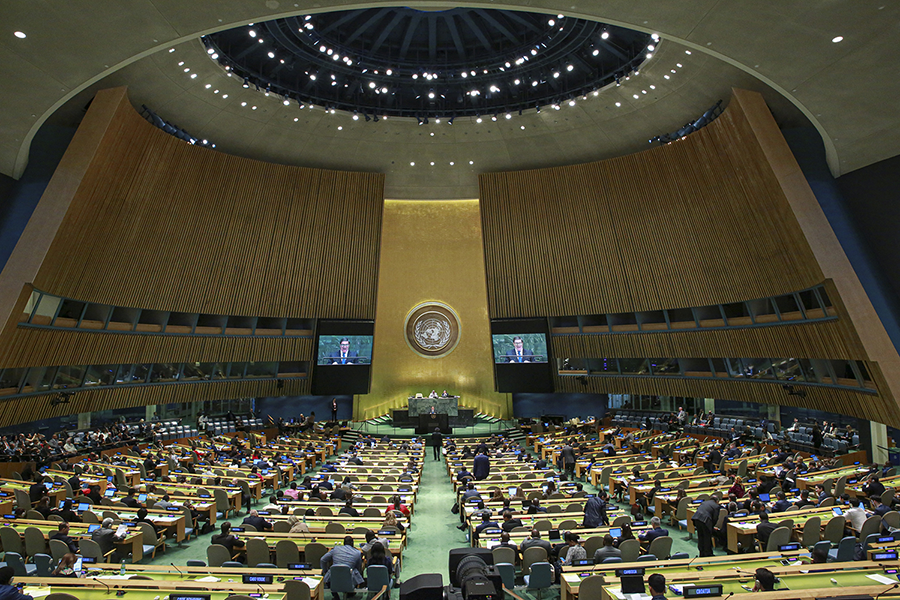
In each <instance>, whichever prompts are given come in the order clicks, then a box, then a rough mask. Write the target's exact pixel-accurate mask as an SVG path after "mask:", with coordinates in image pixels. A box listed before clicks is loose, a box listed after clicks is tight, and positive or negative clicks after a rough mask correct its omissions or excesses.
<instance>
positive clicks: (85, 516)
mask: <svg viewBox="0 0 900 600" xmlns="http://www.w3.org/2000/svg"><path fill="white" fill-rule="evenodd" d="M81 522H82V523H88V524H91V525H93V524H99V523H100V518H99V517H98V516H97V514H96V513H95V512H94V511H92V510H86V511H84V512H83V513H81Z"/></svg>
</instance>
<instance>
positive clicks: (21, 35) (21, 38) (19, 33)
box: [13, 31, 27, 40]
mask: <svg viewBox="0 0 900 600" xmlns="http://www.w3.org/2000/svg"><path fill="white" fill-rule="evenodd" d="M13 35H14V36H16V37H17V38H19V39H20V40H24V39H25V38H26V37H27V36H26V35H25V32H24V31H16V32H15V33H13Z"/></svg>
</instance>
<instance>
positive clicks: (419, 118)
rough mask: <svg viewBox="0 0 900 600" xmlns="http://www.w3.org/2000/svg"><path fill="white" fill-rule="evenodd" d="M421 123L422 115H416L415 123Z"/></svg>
mask: <svg viewBox="0 0 900 600" xmlns="http://www.w3.org/2000/svg"><path fill="white" fill-rule="evenodd" d="M422 123H424V121H422V117H420V116H419V115H416V124H417V125H422Z"/></svg>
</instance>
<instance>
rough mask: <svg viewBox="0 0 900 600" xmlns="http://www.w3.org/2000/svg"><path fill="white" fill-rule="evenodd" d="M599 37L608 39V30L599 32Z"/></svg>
mask: <svg viewBox="0 0 900 600" xmlns="http://www.w3.org/2000/svg"><path fill="white" fill-rule="evenodd" d="M600 39H604V40H608V39H609V32H608V31H604V32H603V33H601V34H600Z"/></svg>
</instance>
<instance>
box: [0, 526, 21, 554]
mask: <svg viewBox="0 0 900 600" xmlns="http://www.w3.org/2000/svg"><path fill="white" fill-rule="evenodd" d="M0 546H3V550H5V551H6V552H15V553H16V554H18V555H19V557H20V558H21V556H22V555H23V554H25V546H24V545H23V544H22V538H21V537H19V533H18V532H17V531H16V530H15V529H13V528H12V527H0Z"/></svg>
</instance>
